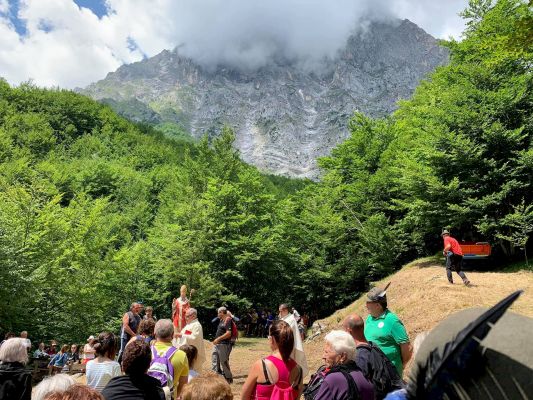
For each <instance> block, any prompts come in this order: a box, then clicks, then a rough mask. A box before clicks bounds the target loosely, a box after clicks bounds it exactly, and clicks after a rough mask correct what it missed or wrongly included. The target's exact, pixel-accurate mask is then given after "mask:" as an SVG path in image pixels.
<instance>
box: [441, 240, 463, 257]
mask: <svg viewBox="0 0 533 400" xmlns="http://www.w3.org/2000/svg"><path fill="white" fill-rule="evenodd" d="M448 245H450V246H451V247H450V251H451V252H452V253H453V254H457V255H458V256H462V255H463V249H461V246H460V245H459V242H458V241H457V239H455V238H452V237H451V236H444V248H446V246H448Z"/></svg>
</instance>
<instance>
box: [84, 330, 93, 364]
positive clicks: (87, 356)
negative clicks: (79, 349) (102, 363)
mask: <svg viewBox="0 0 533 400" xmlns="http://www.w3.org/2000/svg"><path fill="white" fill-rule="evenodd" d="M95 343H96V339H95V338H94V336H93V335H91V336H89V338H88V339H87V344H86V345H85V346H83V358H82V361H81V363H82V364H87V363H88V362H89V361H91V360H94V357H95V355H94V354H95V353H96V350H94V344H95Z"/></svg>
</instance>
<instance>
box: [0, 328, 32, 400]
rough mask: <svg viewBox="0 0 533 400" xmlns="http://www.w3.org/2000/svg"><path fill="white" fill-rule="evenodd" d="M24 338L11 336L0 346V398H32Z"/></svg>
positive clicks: (19, 399) (27, 399)
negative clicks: (26, 366)
mask: <svg viewBox="0 0 533 400" xmlns="http://www.w3.org/2000/svg"><path fill="white" fill-rule="evenodd" d="M27 363H28V348H27V347H26V341H25V340H24V339H23V338H11V339H8V340H6V341H5V342H4V343H3V344H2V347H0V399H10V400H30V398H31V380H32V378H31V371H30V370H27V369H26V368H25V365H26V364H27Z"/></svg>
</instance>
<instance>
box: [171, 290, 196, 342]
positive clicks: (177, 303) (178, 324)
mask: <svg viewBox="0 0 533 400" xmlns="http://www.w3.org/2000/svg"><path fill="white" fill-rule="evenodd" d="M190 307H191V305H190V303H189V299H188V298H187V286H185V285H182V286H181V288H180V297H178V298H177V299H174V301H173V302H172V321H173V323H174V330H175V333H179V332H181V330H182V329H183V327H184V326H185V325H186V324H187V322H186V321H185V314H186V313H187V310H188V309H189V308H190Z"/></svg>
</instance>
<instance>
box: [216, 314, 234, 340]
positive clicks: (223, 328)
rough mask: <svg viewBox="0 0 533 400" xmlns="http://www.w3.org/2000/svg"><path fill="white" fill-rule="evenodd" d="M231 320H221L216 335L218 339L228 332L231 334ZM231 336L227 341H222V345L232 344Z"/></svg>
mask: <svg viewBox="0 0 533 400" xmlns="http://www.w3.org/2000/svg"><path fill="white" fill-rule="evenodd" d="M231 321H232V320H231V318H226V319H225V320H223V319H221V320H220V322H219V324H218V327H217V333H216V335H215V338H218V337H220V336H222V335H223V334H225V333H226V332H228V331H229V332H231ZM230 339H231V336H230V337H229V338H227V339H224V340H221V341H220V343H230Z"/></svg>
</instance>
